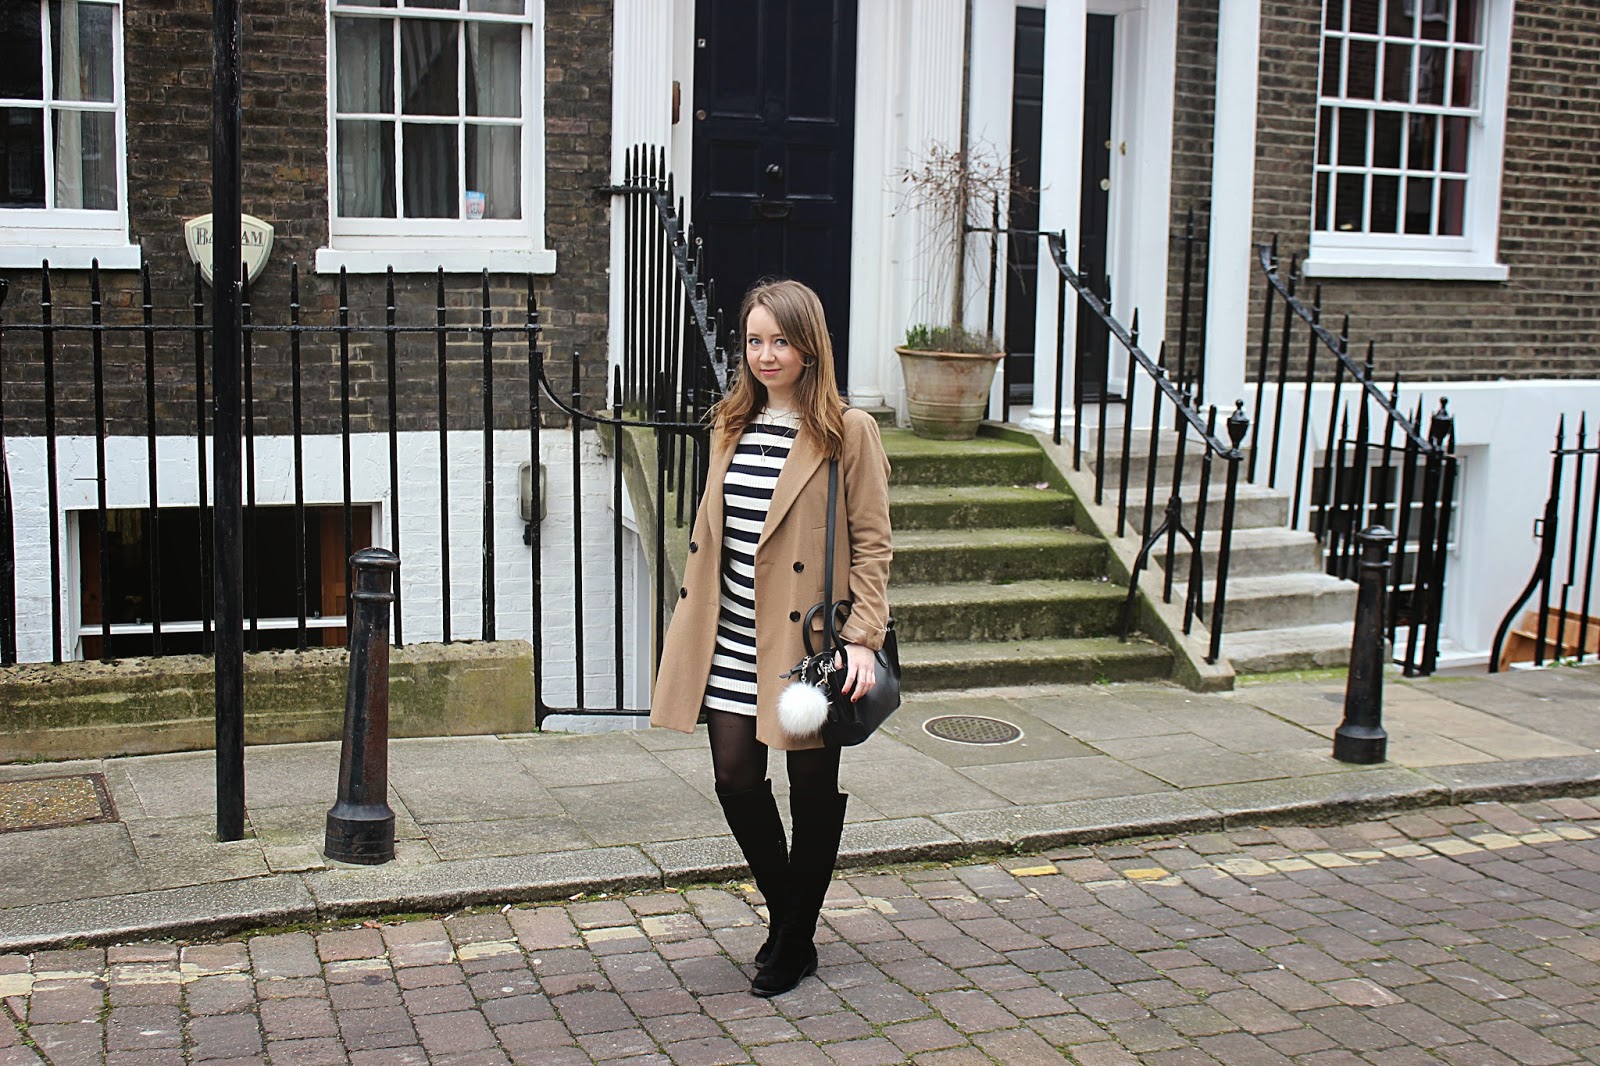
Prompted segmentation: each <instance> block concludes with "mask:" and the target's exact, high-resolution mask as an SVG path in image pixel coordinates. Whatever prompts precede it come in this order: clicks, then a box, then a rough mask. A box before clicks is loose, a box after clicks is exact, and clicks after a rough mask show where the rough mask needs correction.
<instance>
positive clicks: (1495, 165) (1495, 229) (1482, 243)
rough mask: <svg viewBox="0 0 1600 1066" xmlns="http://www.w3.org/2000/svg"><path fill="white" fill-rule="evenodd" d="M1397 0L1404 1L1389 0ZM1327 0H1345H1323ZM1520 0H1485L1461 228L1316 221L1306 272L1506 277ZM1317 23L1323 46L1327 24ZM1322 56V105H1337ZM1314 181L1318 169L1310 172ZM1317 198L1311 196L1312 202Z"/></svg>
mask: <svg viewBox="0 0 1600 1066" xmlns="http://www.w3.org/2000/svg"><path fill="white" fill-rule="evenodd" d="M1388 2H1389V3H1398V2H1400V0H1388ZM1323 3H1324V11H1323V12H1322V14H1323V16H1324V20H1325V16H1326V9H1325V8H1326V4H1329V3H1343V0H1323ZM1514 4H1515V0H1482V5H1483V9H1484V10H1483V15H1482V18H1483V28H1482V37H1481V40H1482V41H1483V49H1482V51H1481V52H1479V53H1478V54H1479V56H1480V60H1481V62H1480V64H1479V71H1478V85H1477V93H1478V114H1477V116H1476V117H1475V118H1473V119H1472V120H1471V125H1470V129H1471V132H1470V135H1469V138H1468V145H1467V169H1466V186H1467V188H1466V205H1465V208H1464V211H1463V219H1462V235H1461V236H1459V237H1435V236H1421V235H1413V234H1392V233H1391V234H1367V233H1330V232H1326V231H1319V230H1317V228H1316V226H1317V225H1318V220H1317V219H1316V218H1315V217H1313V218H1312V221H1311V241H1310V246H1311V251H1310V256H1309V258H1307V259H1306V261H1305V263H1304V264H1303V269H1304V271H1305V273H1306V274H1307V275H1309V276H1313V277H1330V278H1399V279H1404V278H1415V279H1431V280H1440V281H1504V280H1505V279H1506V278H1507V277H1508V276H1509V273H1510V272H1509V270H1508V269H1507V268H1506V265H1505V264H1504V263H1501V262H1500V261H1499V230H1500V190H1501V170H1502V165H1503V162H1504V158H1505V136H1506V107H1507V96H1508V83H1509V80H1510V71H1511V29H1512V15H1513V8H1514ZM1320 25H1325V21H1324V23H1322V24H1319V30H1318V42H1319V52H1323V53H1325V49H1323V48H1322V47H1321V41H1322V39H1323V31H1322V30H1321V29H1320ZM1321 89H1322V70H1321V58H1320V56H1319V59H1318V70H1317V92H1318V101H1317V102H1318V108H1319V114H1320V109H1321V108H1322V107H1325V106H1334V105H1337V103H1339V101H1338V100H1337V99H1335V98H1328V97H1323V96H1322V95H1321ZM1312 181H1313V183H1315V181H1316V175H1315V173H1313V174H1312ZM1314 203H1315V197H1313V204H1314Z"/></svg>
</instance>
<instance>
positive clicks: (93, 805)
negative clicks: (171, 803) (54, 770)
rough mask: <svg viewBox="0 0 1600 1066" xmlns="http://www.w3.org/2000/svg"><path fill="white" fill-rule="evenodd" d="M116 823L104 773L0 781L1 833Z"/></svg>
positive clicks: (115, 814)
mask: <svg viewBox="0 0 1600 1066" xmlns="http://www.w3.org/2000/svg"><path fill="white" fill-rule="evenodd" d="M116 820H117V811H116V807H115V806H114V805H113V804H112V802H111V794H110V793H109V792H108V791H107V790H106V779H105V775H104V774H71V775H65V776H61V777H35V778H25V779H23V780H20V781H0V833H10V832H14V831H16V830H21V829H55V828H59V827H61V826H68V825H88V824H90V823H93V822H114V821H116Z"/></svg>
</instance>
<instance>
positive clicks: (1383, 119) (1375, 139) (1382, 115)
mask: <svg viewBox="0 0 1600 1066" xmlns="http://www.w3.org/2000/svg"><path fill="white" fill-rule="evenodd" d="M1404 128H1405V116H1404V115H1402V114H1400V112H1398V111H1379V112H1378V113H1377V114H1375V115H1373V116H1372V165H1373V166H1375V167H1390V168H1398V167H1399V166H1400V144H1401V140H1402V138H1403V136H1404V134H1403V133H1402V131H1403V130H1404Z"/></svg>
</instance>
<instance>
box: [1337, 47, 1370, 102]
mask: <svg viewBox="0 0 1600 1066" xmlns="http://www.w3.org/2000/svg"><path fill="white" fill-rule="evenodd" d="M1377 80H1378V46H1377V44H1375V43H1374V42H1372V41H1351V42H1350V59H1349V61H1348V64H1347V66H1346V70H1345V87H1344V94H1345V96H1347V97H1349V98H1350V99H1352V100H1371V99H1372V95H1373V91H1374V90H1375V89H1376V88H1377Z"/></svg>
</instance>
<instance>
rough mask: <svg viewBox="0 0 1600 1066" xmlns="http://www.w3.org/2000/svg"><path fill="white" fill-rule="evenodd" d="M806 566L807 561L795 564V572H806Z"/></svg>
mask: <svg viewBox="0 0 1600 1066" xmlns="http://www.w3.org/2000/svg"><path fill="white" fill-rule="evenodd" d="M805 568H806V564H805V563H795V564H794V572H795V573H797V574H799V573H804V572H805Z"/></svg>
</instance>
